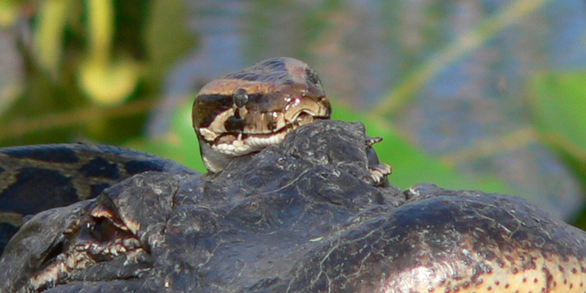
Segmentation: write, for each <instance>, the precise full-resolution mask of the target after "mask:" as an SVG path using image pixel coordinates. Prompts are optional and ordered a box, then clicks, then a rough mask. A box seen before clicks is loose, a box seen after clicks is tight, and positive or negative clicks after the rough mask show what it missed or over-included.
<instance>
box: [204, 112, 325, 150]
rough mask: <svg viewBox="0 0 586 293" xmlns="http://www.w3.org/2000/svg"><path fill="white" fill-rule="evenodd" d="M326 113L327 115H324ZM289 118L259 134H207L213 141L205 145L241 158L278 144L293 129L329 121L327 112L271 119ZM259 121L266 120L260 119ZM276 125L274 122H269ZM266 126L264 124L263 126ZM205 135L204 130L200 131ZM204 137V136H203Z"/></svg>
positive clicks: (300, 113) (284, 115)
mask: <svg viewBox="0 0 586 293" xmlns="http://www.w3.org/2000/svg"><path fill="white" fill-rule="evenodd" d="M326 113H327V114H326ZM288 115H289V116H291V117H290V118H289V119H288V121H287V122H281V123H279V124H280V125H279V127H272V128H271V127H258V128H260V129H261V131H259V132H252V129H251V130H249V131H243V132H220V133H213V134H209V135H208V137H213V140H208V139H205V143H207V144H209V145H210V146H211V148H212V149H213V150H215V151H217V152H220V153H222V154H225V155H231V156H242V155H246V154H249V153H253V152H257V151H260V150H262V149H263V148H266V147H268V146H271V145H276V144H279V143H281V142H282V141H283V139H284V138H285V136H286V135H287V133H289V132H291V131H292V130H293V129H296V128H297V127H299V126H301V125H305V124H309V123H312V122H314V121H317V120H323V119H329V112H327V111H325V110H323V111H321V113H320V115H318V114H316V113H310V112H307V111H298V112H297V113H293V114H292V113H284V114H279V115H277V114H275V115H272V117H275V118H276V119H283V120H285V119H286V118H287V117H286V116H288ZM259 120H261V121H262V120H266V119H264V117H261V118H260V119H259ZM269 123H274V124H277V123H276V122H269ZM263 125H266V124H263ZM262 129H271V130H270V131H262ZM201 132H202V133H206V130H203V129H202V131H201ZM204 137H205V134H204Z"/></svg>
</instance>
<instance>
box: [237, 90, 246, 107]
mask: <svg viewBox="0 0 586 293" xmlns="http://www.w3.org/2000/svg"><path fill="white" fill-rule="evenodd" d="M246 103H248V93H247V92H246V90H245V89H237V90H236V92H235V93H234V104H236V106H237V107H238V108H242V107H243V106H244V105H246Z"/></svg>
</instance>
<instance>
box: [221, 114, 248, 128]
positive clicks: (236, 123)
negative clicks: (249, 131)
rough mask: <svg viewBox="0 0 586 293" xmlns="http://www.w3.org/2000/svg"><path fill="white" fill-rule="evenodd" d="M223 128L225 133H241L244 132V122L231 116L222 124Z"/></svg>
mask: <svg viewBox="0 0 586 293" xmlns="http://www.w3.org/2000/svg"><path fill="white" fill-rule="evenodd" d="M224 128H226V131H227V132H242V131H244V120H242V119H241V118H239V117H235V116H231V117H229V118H228V119H227V120H226V122H224Z"/></svg>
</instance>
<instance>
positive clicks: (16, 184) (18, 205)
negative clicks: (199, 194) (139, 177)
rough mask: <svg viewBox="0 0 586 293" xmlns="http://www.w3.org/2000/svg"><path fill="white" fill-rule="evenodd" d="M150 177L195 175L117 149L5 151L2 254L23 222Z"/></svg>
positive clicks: (1, 154)
mask: <svg viewBox="0 0 586 293" xmlns="http://www.w3.org/2000/svg"><path fill="white" fill-rule="evenodd" d="M146 171H159V172H172V173H188V174H195V173H194V171H192V170H191V169H188V168H187V167H184V166H182V165H180V164H178V163H176V162H173V161H171V160H166V159H163V158H160V157H157V156H153V155H151V154H147V153H141V152H137V151H132V150H129V149H124V148H119V147H113V146H104V145H91V144H54V145H36V146H22V147H9V148H0V254H1V253H2V251H3V250H4V247H5V246H6V243H8V240H10V238H11V237H12V236H13V235H14V234H15V233H16V231H18V228H19V227H20V225H21V224H22V222H23V220H24V216H27V215H34V214H36V213H39V212H41V211H44V210H47V209H50V208H54V207H61V206H67V205H70V204H72V203H75V202H77V201H80V200H84V199H90V198H94V197H96V196H98V195H99V194H100V193H101V192H102V191H103V190H104V189H105V188H107V187H109V186H112V185H113V184H116V183H118V182H120V181H123V180H124V179H126V178H129V177H131V176H133V175H136V174H139V173H143V172H146Z"/></svg>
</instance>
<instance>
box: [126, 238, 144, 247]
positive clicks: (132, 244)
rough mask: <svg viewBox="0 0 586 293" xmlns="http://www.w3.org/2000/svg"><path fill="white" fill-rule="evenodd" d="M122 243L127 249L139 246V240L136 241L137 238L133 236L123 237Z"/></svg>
mask: <svg viewBox="0 0 586 293" xmlns="http://www.w3.org/2000/svg"><path fill="white" fill-rule="evenodd" d="M123 243H124V246H126V247H127V248H128V249H134V248H136V247H139V246H140V242H138V240H136V239H135V238H126V239H124V241H123Z"/></svg>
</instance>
